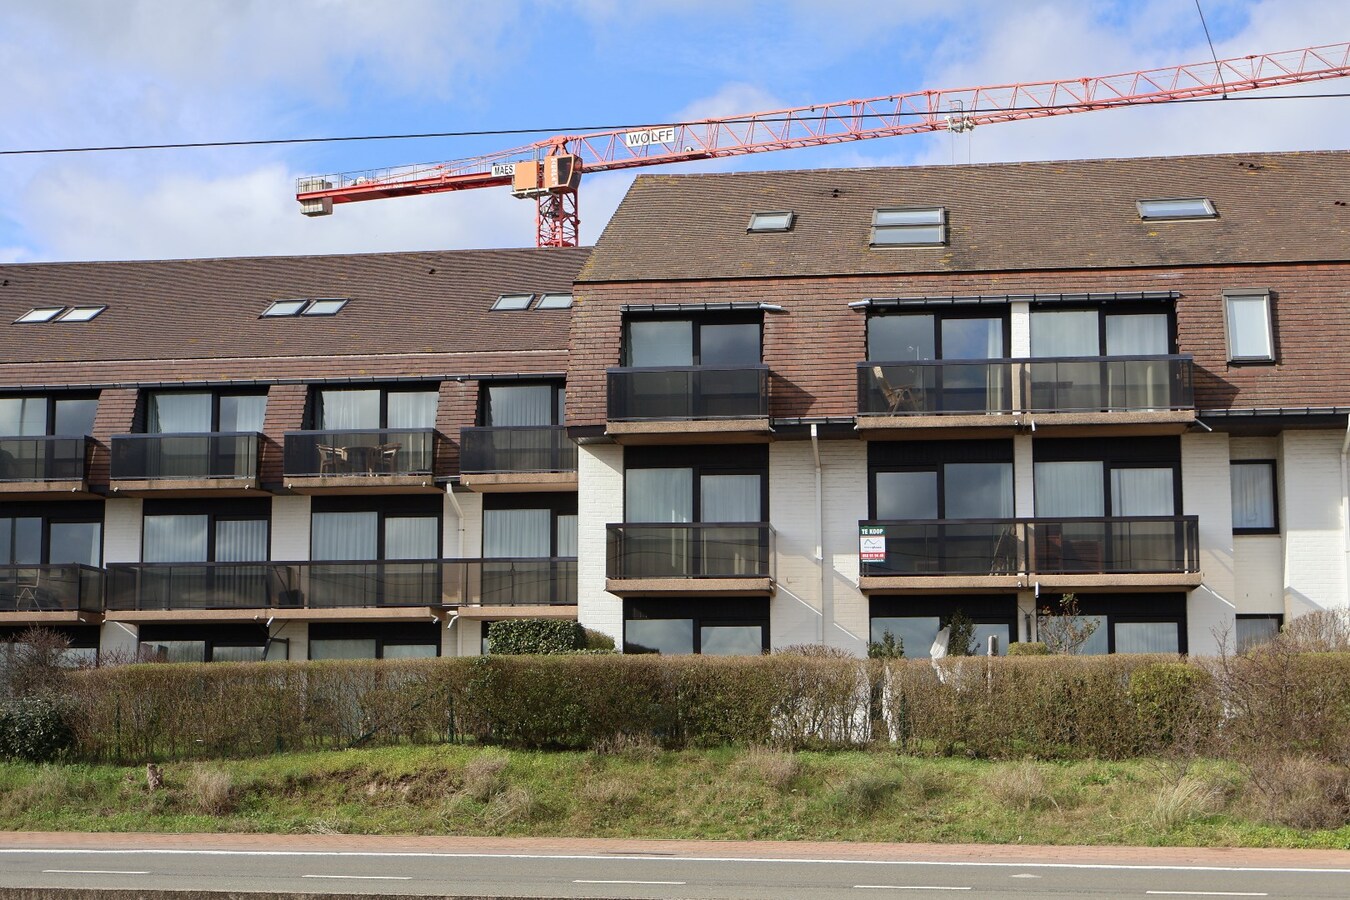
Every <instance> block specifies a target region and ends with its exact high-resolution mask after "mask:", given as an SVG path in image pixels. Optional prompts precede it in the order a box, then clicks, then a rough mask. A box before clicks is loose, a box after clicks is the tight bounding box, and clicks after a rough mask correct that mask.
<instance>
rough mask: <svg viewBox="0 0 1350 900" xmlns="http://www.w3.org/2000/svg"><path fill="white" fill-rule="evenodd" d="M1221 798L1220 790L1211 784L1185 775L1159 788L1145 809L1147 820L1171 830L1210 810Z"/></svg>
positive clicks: (1151, 823) (1161, 829)
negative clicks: (1151, 803) (1149, 806)
mask: <svg viewBox="0 0 1350 900" xmlns="http://www.w3.org/2000/svg"><path fill="white" fill-rule="evenodd" d="M1221 799H1222V792H1221V791H1220V790H1219V789H1218V788H1216V787H1215V786H1214V785H1213V784H1211V783H1210V782H1208V781H1206V780H1204V779H1202V778H1196V777H1194V776H1191V775H1187V776H1185V777H1183V778H1181V779H1180V780H1179V781H1174V782H1170V783H1167V784H1164V785H1163V786H1162V787H1161V788H1159V790H1158V794H1157V796H1156V797H1154V798H1153V805H1152V807H1151V808H1150V809H1149V812H1148V822H1149V824H1150V825H1152V826H1153V827H1154V828H1156V829H1157V830H1158V831H1161V832H1167V831H1171V830H1172V829H1174V828H1178V827H1180V826H1182V825H1185V824H1187V823H1188V822H1190V821H1191V820H1192V819H1198V818H1200V817H1201V816H1207V815H1209V814H1211V813H1213V812H1214V811H1215V810H1216V809H1217V808H1218V806H1219V803H1220V801H1221Z"/></svg>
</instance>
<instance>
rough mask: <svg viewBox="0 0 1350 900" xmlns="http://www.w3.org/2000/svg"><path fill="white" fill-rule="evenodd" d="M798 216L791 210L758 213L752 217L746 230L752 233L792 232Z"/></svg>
mask: <svg viewBox="0 0 1350 900" xmlns="http://www.w3.org/2000/svg"><path fill="white" fill-rule="evenodd" d="M796 218H797V217H796V214H795V213H793V212H792V211H791V210H780V211H775V212H757V213H752V214H751V216H750V224H749V225H747V226H746V228H745V230H746V231H748V232H751V233H757V232H764V231H791V230H792V223H793V222H794V221H795V220H796Z"/></svg>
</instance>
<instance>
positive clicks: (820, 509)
mask: <svg viewBox="0 0 1350 900" xmlns="http://www.w3.org/2000/svg"><path fill="white" fill-rule="evenodd" d="M1346 439H1347V440H1350V432H1347V435H1346ZM811 455H812V456H813V457H815V461H816V563H817V564H818V565H819V566H820V642H821V643H822V644H824V643H827V641H826V637H825V635H826V630H825V623H826V621H827V620H829V619H830V618H831V616H830V613H831V612H833V606H834V604H832V603H831V604H829V605H828V607H827V605H826V604H827V601H826V599H825V595H826V588H828V587H829V574H828V573H827V572H826V571H825V501H824V493H823V491H822V490H821V475H820V439H819V434H818V432H817V426H816V424H815V423H814V422H813V423H811ZM1347 552H1350V549H1348V550H1347Z"/></svg>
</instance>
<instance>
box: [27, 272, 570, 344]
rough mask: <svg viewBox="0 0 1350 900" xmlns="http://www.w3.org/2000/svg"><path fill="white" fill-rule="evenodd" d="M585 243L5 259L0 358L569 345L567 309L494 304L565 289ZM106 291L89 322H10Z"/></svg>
mask: <svg viewBox="0 0 1350 900" xmlns="http://www.w3.org/2000/svg"><path fill="white" fill-rule="evenodd" d="M589 253H590V250H589V248H576V249H545V250H535V249H526V250H464V251H440V252H423V253H374V254H361V255H344V256H301V257H254V258H237V259H190V260H169V261H153V262H93V263H35V264H17V265H4V266H0V362H3V363H60V362H68V361H105V360H125V359H138V360H154V359H163V360H168V359H177V360H191V359H223V358H231V357H296V356H306V357H309V356H313V357H318V356H347V355H353V354H399V353H445V352H492V353H511V352H515V351H522V350H565V349H566V347H567V332H568V319H569V318H570V310H566V309H563V310H533V309H531V310H527V311H523V312H489V311H488V310H489V307H490V306H491V305H492V302H493V301H494V300H495V299H496V298H497V296H498V295H499V294H502V293H511V292H534V293H540V292H545V291H558V292H569V291H571V289H572V279H573V277H574V276H575V275H576V273H577V270H578V269H580V268H581V265H582V263H584V262H585V260H586V257H587V255H588V254H589ZM300 297H348V298H350V300H351V302H350V303H348V304H347V306H346V308H344V309H343V310H342V312H341V313H339V314H338V315H336V316H332V317H318V316H316V317H303V316H301V317H296V318H277V319H259V318H258V316H259V314H260V313H262V311H263V310H264V309H266V308H267V307H268V305H269V304H270V303H271V301H273V300H281V299H286V298H300ZM101 304H107V306H108V309H107V311H105V312H104V313H103V314H102V315H100V316H98V318H96V319H94V320H93V321H91V322H86V323H79V324H76V323H60V322H49V323H44V324H26V325H12V324H10V323H11V322H13V321H14V320H15V319H17V318H18V317H19V316H21V315H22V314H23V313H25V312H27V311H28V310H29V309H31V308H33V307H38V306H47V305H50V306H75V305H101Z"/></svg>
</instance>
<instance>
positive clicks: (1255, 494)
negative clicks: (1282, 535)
mask: <svg viewBox="0 0 1350 900" xmlns="http://www.w3.org/2000/svg"><path fill="white" fill-rule="evenodd" d="M1228 471H1229V475H1230V479H1231V480H1230V484H1231V487H1232V495H1233V527H1234V528H1274V527H1275V483H1274V480H1275V477H1274V476H1275V473H1274V469H1273V467H1272V466H1270V465H1268V464H1266V463H1254V464H1253V463H1247V464H1245V465H1243V464H1240V463H1237V462H1234V463H1233V465H1232V466H1231V467H1230V468H1229V470H1228Z"/></svg>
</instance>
